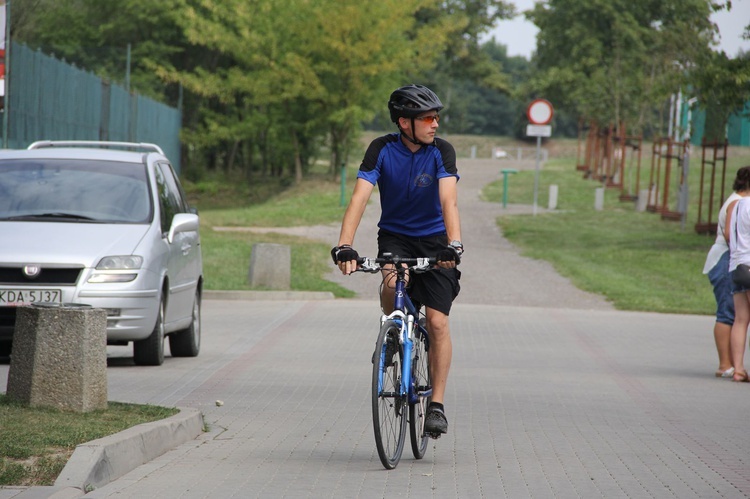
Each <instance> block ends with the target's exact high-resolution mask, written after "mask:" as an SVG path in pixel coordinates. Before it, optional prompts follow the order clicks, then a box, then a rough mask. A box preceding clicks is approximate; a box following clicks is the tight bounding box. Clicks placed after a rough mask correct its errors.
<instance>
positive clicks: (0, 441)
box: [0, 394, 179, 486]
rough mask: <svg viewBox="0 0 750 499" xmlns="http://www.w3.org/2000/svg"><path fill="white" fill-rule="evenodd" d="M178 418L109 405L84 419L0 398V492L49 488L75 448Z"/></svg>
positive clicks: (169, 412) (153, 409) (168, 412)
mask: <svg viewBox="0 0 750 499" xmlns="http://www.w3.org/2000/svg"><path fill="white" fill-rule="evenodd" d="M177 412H179V411H178V410H177V409H168V408H165V407H157V406H151V405H133V404H120V403H117V402H110V403H109V407H108V409H107V410H103V411H92V412H88V413H84V414H80V413H75V412H66V411H58V410H54V409H43V408H42V409H40V408H29V407H25V406H21V405H19V404H17V403H14V402H12V401H11V400H9V399H8V397H6V396H5V395H3V394H0V421H2V424H1V425H0V486H1V485H28V486H31V485H52V484H53V483H54V482H55V479H56V478H57V476H58V475H59V474H60V472H61V471H62V469H63V468H64V467H65V463H67V462H68V459H70V456H71V455H72V454H73V451H74V450H75V447H76V445H78V444H81V443H84V442H89V441H91V440H96V439H97V438H102V437H106V436H108V435H112V434H114V433H117V432H119V431H122V430H125V429H127V428H130V427H132V426H135V425H139V424H141V423H148V422H151V421H158V420H160V419H164V418H167V417H169V416H172V415H174V414H177Z"/></svg>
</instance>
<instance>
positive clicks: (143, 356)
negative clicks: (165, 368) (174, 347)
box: [133, 300, 164, 366]
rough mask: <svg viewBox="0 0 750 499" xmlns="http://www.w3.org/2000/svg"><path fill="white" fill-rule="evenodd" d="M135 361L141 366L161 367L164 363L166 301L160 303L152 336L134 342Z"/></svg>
mask: <svg viewBox="0 0 750 499" xmlns="http://www.w3.org/2000/svg"><path fill="white" fill-rule="evenodd" d="M133 360H134V361H135V363H136V365H139V366H160V365H162V364H163V363H164V300H160V301H159V313H158V314H157V316H156V324H155V325H154V330H153V331H152V332H151V336H149V337H148V338H146V339H145V340H140V341H134V342H133Z"/></svg>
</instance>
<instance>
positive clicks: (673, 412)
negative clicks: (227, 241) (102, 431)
mask: <svg viewBox="0 0 750 499" xmlns="http://www.w3.org/2000/svg"><path fill="white" fill-rule="evenodd" d="M359 277H362V278H365V279H366V278H368V277H371V276H364V275H360V276H359ZM377 315H378V314H377V311H376V304H375V302H373V301H368V300H353V301H348V302H341V301H340V300H317V301H290V302H282V301H252V302H244V303H243V306H242V307H238V306H237V302H231V301H217V300H209V301H206V303H205V308H204V321H205V330H206V331H207V335H206V340H205V343H204V348H205V350H204V351H203V352H202V354H201V356H200V357H199V358H198V359H172V358H168V359H167V362H165V364H164V365H163V366H161V367H160V368H158V376H155V375H154V373H155V371H157V369H153V368H150V369H149V368H140V367H136V366H132V365H131V363H130V362H129V359H126V358H124V357H123V358H122V359H121V360H122V362H121V363H118V362H111V367H110V369H109V372H108V374H109V379H110V395H111V398H113V399H115V400H121V401H131V402H141V403H152V404H159V405H167V406H173V405H176V406H181V407H192V408H195V409H199V410H200V411H202V412H203V413H204V415H205V420H206V422H207V423H208V425H209V428H210V431H209V432H208V433H205V434H203V435H202V436H200V437H199V438H198V439H197V440H195V441H191V442H188V443H186V444H184V445H181V446H180V447H178V448H176V449H175V450H173V451H171V452H168V453H166V454H164V455H163V456H161V457H159V458H156V459H154V460H153V461H151V462H149V463H147V464H145V465H143V466H140V467H139V468H137V469H135V470H134V471H132V472H131V473H128V474H127V475H125V476H123V477H122V478H120V479H118V480H115V481H114V482H112V483H110V484H109V485H106V486H104V487H102V488H99V489H97V490H95V491H93V492H91V493H89V494H87V496H86V497H96V498H103V497H123V498H125V497H129V498H142V497H160V498H178V497H179V498H203V497H206V498H213V497H222V498H224V497H237V498H245V497H263V498H276V497H291V498H295V497H336V498H339V497H340V498H351V497H364V498H369V497H387V496H400V497H414V498H421V497H436V498H452V497H466V498H480V497H508V498H524V497H537V498H547V497H560V498H569V497H570V498H572V497H608V498H610V497H679V498H688V497H695V498H706V497H745V496H748V495H750V462H749V461H748V457H747V455H748V454H747V448H748V443H749V440H750V439H748V436H747V434H748V428H747V418H746V414H748V413H749V411H750V385H746V384H738V383H732V382H731V381H729V380H724V379H717V378H714V377H713V369H714V367H715V366H714V365H713V364H714V359H713V350H712V349H713V346H712V344H711V337H710V329H711V326H712V321H711V318H710V317H700V316H681V315H662V314H647V313H630V312H619V311H606V310H592V311H582V310H574V309H554V308H540V307H516V306H513V307H510V306H489V305H468V304H459V305H457V306H456V312H455V314H454V330H455V340H456V341H455V356H454V362H453V368H452V373H451V380H450V383H449V390H448V398H447V401H446V408H447V414H448V418H449V421H450V425H451V426H450V432H449V434H448V435H446V436H444V437H442V438H441V439H439V440H437V441H435V442H433V443H432V444H431V445H430V447H429V449H428V452H427V455H426V457H425V458H424V459H422V460H420V461H416V460H414V459H413V458H412V457H411V454H410V450H409V447H408V442H407V448H406V450H405V454H404V458H403V460H402V462H401V463H400V464H399V466H398V468H397V469H396V470H393V471H385V470H383V469H382V466H381V465H380V462H379V460H378V457H377V454H376V452H375V450H374V442H373V436H372V426H371V415H370V414H371V413H370V398H369V389H370V386H369V385H370V381H369V378H370V354H371V352H372V343H373V340H374V336H375V334H374V330H373V326H372V324H374V323H375V322H376V321H377ZM208 332H210V333H208ZM115 360H116V359H115ZM217 400H221V401H222V402H223V405H221V406H217V405H216V403H215V402H216V401H217ZM0 497H12V496H0Z"/></svg>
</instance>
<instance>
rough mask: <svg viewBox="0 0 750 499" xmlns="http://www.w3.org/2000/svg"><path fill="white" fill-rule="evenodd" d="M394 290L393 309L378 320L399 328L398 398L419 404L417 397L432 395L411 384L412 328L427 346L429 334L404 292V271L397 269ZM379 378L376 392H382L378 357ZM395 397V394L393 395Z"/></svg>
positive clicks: (381, 370)
mask: <svg viewBox="0 0 750 499" xmlns="http://www.w3.org/2000/svg"><path fill="white" fill-rule="evenodd" d="M396 272H397V278H396V289H395V299H394V309H393V312H391V313H390V314H388V315H383V316H382V317H381V318H380V323H381V324H384V323H385V322H386V321H388V320H393V321H395V322H396V323H398V324H399V325H400V326H401V331H400V333H399V344H400V345H401V346H402V348H403V353H404V354H403V360H402V366H401V383H400V386H399V393H398V396H400V397H406V398H407V401H408V403H409V404H415V403H417V402H419V397H420V396H422V397H429V396H431V395H432V388H430V389H429V390H426V391H422V392H417V390H416V388H415V386H414V383H412V375H411V365H412V351H413V349H414V327H415V325H416V327H417V328H418V330H419V331H420V332H421V333H422V334H424V335H425V336H426V337H427V339H428V340H427V341H428V344H429V337H430V336H429V333H428V332H427V330H426V329H425V328H424V327H422V326H421V325H420V324H419V322H418V320H417V317H418V316H419V311H418V310H417V308H416V307H415V306H414V303H413V302H412V301H411V298H410V297H409V294H408V293H407V292H406V279H405V277H404V276H405V272H406V270H405V269H397V270H396ZM380 363H381V365H380V378H379V379H378V391H379V392H382V390H383V365H382V364H383V356H382V355H381V356H380ZM394 395H396V394H394Z"/></svg>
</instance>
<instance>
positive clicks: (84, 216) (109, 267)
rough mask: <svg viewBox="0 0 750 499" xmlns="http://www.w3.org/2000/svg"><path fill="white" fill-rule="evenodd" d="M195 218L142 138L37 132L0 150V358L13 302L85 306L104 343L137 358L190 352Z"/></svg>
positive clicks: (196, 269) (7, 347) (196, 318)
mask: <svg viewBox="0 0 750 499" xmlns="http://www.w3.org/2000/svg"><path fill="white" fill-rule="evenodd" d="M198 226H199V218H198V215H197V212H196V211H195V210H194V209H191V208H190V206H188V203H187V200H186V198H185V194H184V192H183V190H182V187H181V185H180V182H179V179H178V177H177V175H176V174H175V172H174V169H173V168H172V166H171V165H170V163H169V160H168V159H167V158H166V157H165V156H164V153H163V152H162V150H161V149H160V148H159V147H158V146H156V145H154V144H145V143H138V144H136V143H127V142H88V141H64V142H63V141H56V142H53V141H43V142H35V143H33V144H31V145H30V146H29V147H28V149H25V150H2V151H0V355H5V356H7V355H9V354H10V351H11V345H12V339H13V331H14V327H15V326H14V325H15V317H16V309H17V307H19V306H23V305H29V304H33V303H44V302H52V303H60V304H66V303H71V304H72V303H76V304H88V305H91V306H92V307H95V308H102V309H105V310H106V312H107V343H108V344H110V345H127V344H128V343H130V342H132V343H133V358H134V360H135V363H136V364H139V365H160V364H162V362H164V339H165V337H168V338H169V347H170V353H171V354H172V356H173V357H195V356H197V355H198V352H199V351H200V342H201V292H202V286H203V263H202V258H201V247H200V235H199V231H198Z"/></svg>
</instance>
